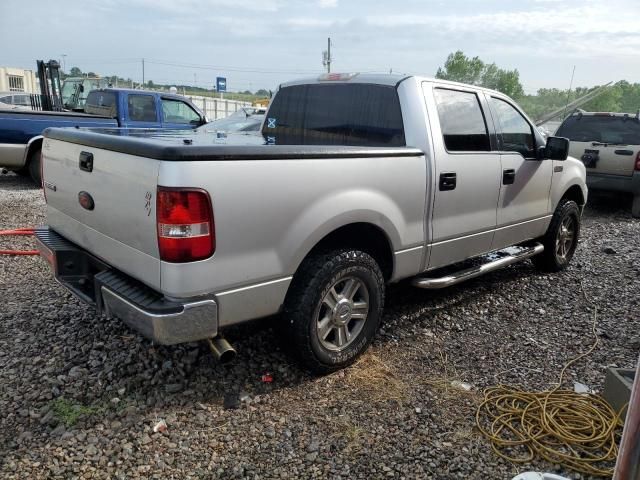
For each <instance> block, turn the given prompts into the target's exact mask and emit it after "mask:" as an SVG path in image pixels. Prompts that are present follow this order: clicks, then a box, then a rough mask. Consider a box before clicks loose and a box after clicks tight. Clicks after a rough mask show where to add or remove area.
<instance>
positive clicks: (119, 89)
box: [91, 87, 186, 100]
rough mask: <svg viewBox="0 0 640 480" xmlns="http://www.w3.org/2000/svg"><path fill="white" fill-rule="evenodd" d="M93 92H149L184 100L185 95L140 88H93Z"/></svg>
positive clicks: (148, 93)
mask: <svg viewBox="0 0 640 480" xmlns="http://www.w3.org/2000/svg"><path fill="white" fill-rule="evenodd" d="M91 91H92V92H121V93H129V94H134V95H135V94H136V93H137V94H140V93H142V94H147V95H161V96H163V97H166V98H176V99H180V100H183V99H184V98H186V97H184V96H183V95H178V94H175V93H170V92H157V91H154V90H139V89H136V88H111V87H108V88H94V89H92V90H91Z"/></svg>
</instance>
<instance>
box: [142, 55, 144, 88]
mask: <svg viewBox="0 0 640 480" xmlns="http://www.w3.org/2000/svg"><path fill="white" fill-rule="evenodd" d="M144 85H145V83H144V58H143V59H142V86H143V87H144Z"/></svg>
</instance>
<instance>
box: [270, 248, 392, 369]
mask: <svg viewBox="0 0 640 480" xmlns="http://www.w3.org/2000/svg"><path fill="white" fill-rule="evenodd" d="M384 293H385V282H384V276H383V274H382V271H381V270H380V267H379V266H378V263H377V262H376V261H375V260H374V259H373V258H372V257H371V256H370V255H369V254H367V253H365V252H362V251H360V250H355V249H340V250H333V251H330V252H324V253H318V254H313V255H310V256H309V257H308V258H307V259H305V260H304V261H303V263H302V265H301V266H300V269H299V270H298V272H297V273H296V275H295V277H294V279H293V283H292V285H291V287H290V290H289V293H288V295H287V299H286V300H285V305H284V311H283V320H284V322H283V323H284V328H285V329H286V332H285V334H286V335H285V338H286V339H287V342H288V345H286V346H287V348H288V350H290V351H291V352H292V353H293V354H294V356H295V357H297V359H298V360H299V361H300V363H301V364H302V365H303V366H304V367H306V368H307V369H308V370H310V371H311V372H313V373H317V374H325V373H329V372H332V371H334V370H338V369H341V368H344V367H346V366H348V365H350V364H351V363H353V362H354V361H355V360H356V358H358V356H359V355H360V354H362V353H363V352H364V351H365V350H366V349H367V347H368V346H369V344H370V343H371V342H372V340H373V337H374V336H375V333H376V330H377V328H378V324H379V323H380V319H381V317H382V309H383V305H384Z"/></svg>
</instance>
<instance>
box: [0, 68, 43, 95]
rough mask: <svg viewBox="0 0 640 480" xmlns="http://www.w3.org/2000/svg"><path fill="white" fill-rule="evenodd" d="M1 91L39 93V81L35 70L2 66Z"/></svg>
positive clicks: (0, 76)
mask: <svg viewBox="0 0 640 480" xmlns="http://www.w3.org/2000/svg"><path fill="white" fill-rule="evenodd" d="M0 92H25V93H38V83H37V81H36V75H35V73H34V72H33V70H24V69H22V68H11V67H0Z"/></svg>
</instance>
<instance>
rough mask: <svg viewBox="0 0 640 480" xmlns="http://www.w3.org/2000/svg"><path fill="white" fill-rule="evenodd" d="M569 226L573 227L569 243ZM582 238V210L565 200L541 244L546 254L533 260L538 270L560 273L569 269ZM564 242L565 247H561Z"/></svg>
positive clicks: (560, 204) (557, 210)
mask: <svg viewBox="0 0 640 480" xmlns="http://www.w3.org/2000/svg"><path fill="white" fill-rule="evenodd" d="M568 224H571V225H572V226H573V235H572V237H571V240H570V243H569V237H568V234H567V233H566V232H567V231H568V230H567V229H566V228H565V231H564V232H563V226H565V227H567V225H568ZM579 237H580V208H579V207H578V205H577V204H576V202H574V201H573V200H568V199H563V200H561V201H560V203H559V204H558V207H557V208H556V211H555V212H554V213H553V217H552V218H551V223H550V224H549V228H548V229H547V233H545V235H544V237H542V238H541V239H540V242H541V243H542V244H543V245H544V252H542V253H541V254H539V255H536V256H535V257H532V258H531V261H532V262H533V264H534V265H535V266H536V268H537V269H538V270H540V271H542V272H559V271H561V270H564V269H565V268H567V265H569V262H570V261H571V259H572V258H573V254H574V253H575V251H576V247H577V246H578V239H579ZM561 242H563V243H564V246H560V243H561Z"/></svg>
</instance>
